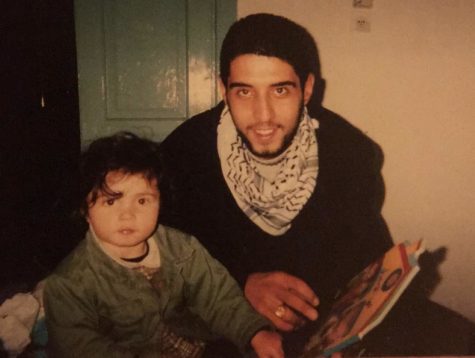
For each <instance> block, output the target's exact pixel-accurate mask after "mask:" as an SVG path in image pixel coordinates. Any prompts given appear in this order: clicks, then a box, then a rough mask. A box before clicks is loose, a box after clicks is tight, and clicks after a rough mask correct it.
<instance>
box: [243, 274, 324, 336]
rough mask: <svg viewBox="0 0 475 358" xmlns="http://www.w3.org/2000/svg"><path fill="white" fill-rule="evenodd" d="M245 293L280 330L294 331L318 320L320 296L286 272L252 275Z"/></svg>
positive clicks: (254, 305) (256, 307) (255, 306)
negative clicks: (308, 322) (307, 321)
mask: <svg viewBox="0 0 475 358" xmlns="http://www.w3.org/2000/svg"><path fill="white" fill-rule="evenodd" d="M244 294H245V296H246V298H247V299H248V300H249V302H250V303H251V305H252V306H253V307H254V309H255V310H256V311H257V312H259V313H260V314H261V315H263V316H264V317H266V318H267V319H269V320H270V321H271V322H272V323H273V324H274V325H275V326H276V327H277V328H278V329H279V330H282V331H292V330H294V329H296V328H299V327H301V326H302V325H303V324H304V323H305V319H304V317H306V318H308V319H309V320H312V321H313V320H316V319H317V317H318V313H317V310H316V309H315V307H316V306H317V305H318V303H319V302H318V298H317V296H316V295H315V293H314V292H313V291H312V289H311V288H310V287H309V286H308V285H307V284H306V283H305V282H303V281H302V280H301V279H299V278H297V277H295V276H292V275H289V274H286V273H284V272H269V273H254V274H252V275H249V277H248V278H247V281H246V285H245V287H244Z"/></svg>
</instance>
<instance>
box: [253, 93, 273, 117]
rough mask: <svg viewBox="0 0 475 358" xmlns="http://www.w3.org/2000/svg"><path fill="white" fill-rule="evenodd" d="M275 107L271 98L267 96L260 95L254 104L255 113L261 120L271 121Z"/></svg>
mask: <svg viewBox="0 0 475 358" xmlns="http://www.w3.org/2000/svg"><path fill="white" fill-rule="evenodd" d="M273 112H274V109H273V107H272V103H271V100H270V99H269V98H268V97H267V96H259V97H258V98H257V99H256V102H255V106H254V115H255V118H256V119H257V120H258V121H259V122H269V121H270V120H271V118H272V116H273Z"/></svg>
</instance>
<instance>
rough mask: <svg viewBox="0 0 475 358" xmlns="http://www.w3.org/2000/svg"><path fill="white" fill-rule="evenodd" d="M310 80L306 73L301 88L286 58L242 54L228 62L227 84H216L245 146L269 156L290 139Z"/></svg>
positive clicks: (283, 147) (311, 81)
mask: <svg viewBox="0 0 475 358" xmlns="http://www.w3.org/2000/svg"><path fill="white" fill-rule="evenodd" d="M313 83H314V76H313V75H312V74H310V75H309V76H308V78H307V80H306V82H305V84H304V87H303V90H302V87H301V84H300V80H299V77H298V76H297V74H296V73H295V71H294V69H293V67H292V66H291V65H289V64H288V63H287V62H285V61H283V60H281V59H279V58H277V57H268V56H260V55H254V54H245V55H240V56H238V57H236V58H235V59H234V60H233V61H232V62H231V65H230V71H229V78H228V81H227V86H226V87H225V86H224V84H223V83H222V82H221V86H220V87H221V92H222V94H223V97H224V98H225V101H226V103H227V104H228V106H229V109H230V111H231V115H232V118H233V121H234V124H235V126H236V129H237V131H238V133H239V134H240V135H241V137H242V138H243V140H244V142H245V143H246V145H247V146H248V148H249V150H251V152H252V153H254V154H255V155H257V156H259V157H264V158H272V157H275V156H277V155H279V154H280V153H282V152H283V151H284V150H285V149H286V148H287V147H288V145H289V144H290V142H291V141H292V138H293V136H294V135H295V132H296V129H297V126H298V123H299V116H300V113H301V110H302V107H303V105H304V104H307V102H308V101H309V99H310V97H311V95H312V91H313Z"/></svg>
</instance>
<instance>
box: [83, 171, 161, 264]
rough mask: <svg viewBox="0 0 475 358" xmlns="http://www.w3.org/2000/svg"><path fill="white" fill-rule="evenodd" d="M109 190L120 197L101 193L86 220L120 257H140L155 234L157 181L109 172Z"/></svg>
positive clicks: (139, 175) (158, 199)
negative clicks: (147, 242) (145, 245)
mask: <svg viewBox="0 0 475 358" xmlns="http://www.w3.org/2000/svg"><path fill="white" fill-rule="evenodd" d="M106 184H107V186H108V187H109V188H110V189H111V190H112V191H113V192H115V193H118V194H120V195H119V196H117V197H111V196H109V195H107V194H106V193H104V192H100V193H99V195H98V197H97V200H96V202H95V203H90V204H89V205H90V206H89V210H88V215H87V220H88V222H89V225H91V226H92V228H93V229H94V232H95V233H96V235H97V238H98V239H99V240H100V241H101V242H102V243H103V244H104V245H105V246H107V247H108V248H109V249H110V250H112V251H113V252H115V253H116V254H117V255H119V256H120V257H134V256H139V255H140V254H141V253H142V252H141V250H140V249H141V248H142V247H143V245H144V242H145V240H147V239H148V238H149V237H150V236H151V235H152V233H153V232H154V230H155V227H156V225H157V219H158V212H159V203H160V196H159V192H158V189H157V181H156V180H155V179H153V180H152V181H149V180H147V179H146V178H145V177H144V176H143V175H142V174H124V173H123V172H121V171H112V172H109V173H108V174H107V176H106Z"/></svg>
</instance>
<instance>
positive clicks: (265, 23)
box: [220, 13, 321, 87]
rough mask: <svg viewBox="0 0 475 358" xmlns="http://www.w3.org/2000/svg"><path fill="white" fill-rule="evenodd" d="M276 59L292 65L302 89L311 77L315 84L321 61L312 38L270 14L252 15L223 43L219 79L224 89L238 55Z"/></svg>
mask: <svg viewBox="0 0 475 358" xmlns="http://www.w3.org/2000/svg"><path fill="white" fill-rule="evenodd" d="M244 54H255V55H261V56H269V57H277V58H279V59H281V60H283V61H285V62H287V63H288V64H289V65H291V66H292V67H293V69H294V71H295V73H296V74H297V75H298V77H299V79H300V83H301V86H302V87H303V86H304V84H305V81H306V80H307V77H308V75H309V74H310V73H313V74H314V75H315V78H316V80H317V81H318V80H319V78H320V76H321V74H320V61H319V58H318V50H317V45H316V44H315V40H314V39H313V37H312V35H310V33H309V32H308V31H307V30H306V29H305V28H304V27H302V26H300V25H298V24H296V23H295V22H293V21H291V20H289V19H287V18H285V17H282V16H276V15H272V14H264V13H261V14H253V15H249V16H246V17H244V18H242V19H240V20H238V21H236V22H235V23H234V24H233V25H232V26H231V27H230V29H229V31H228V33H227V34H226V37H225V38H224V40H223V44H222V47H221V55H220V76H221V80H222V81H223V83H224V84H225V85H227V80H228V77H229V72H230V64H231V62H232V61H233V60H234V59H235V58H236V57H237V56H239V55H244Z"/></svg>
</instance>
